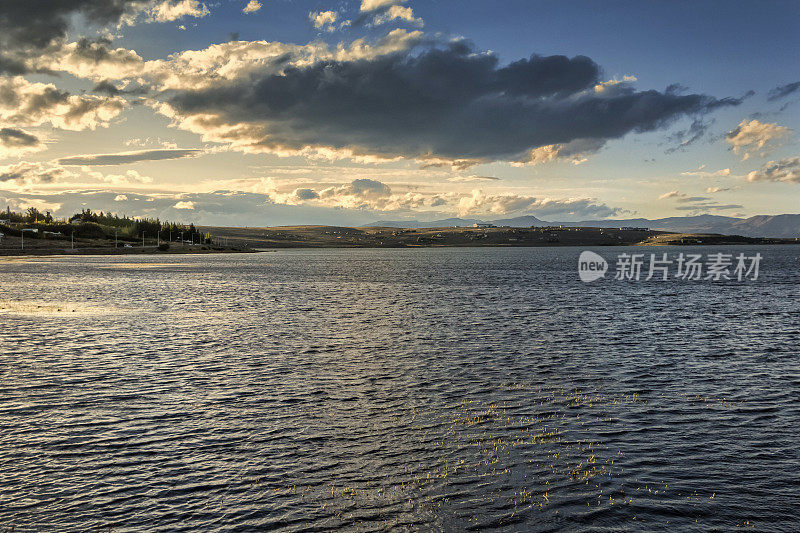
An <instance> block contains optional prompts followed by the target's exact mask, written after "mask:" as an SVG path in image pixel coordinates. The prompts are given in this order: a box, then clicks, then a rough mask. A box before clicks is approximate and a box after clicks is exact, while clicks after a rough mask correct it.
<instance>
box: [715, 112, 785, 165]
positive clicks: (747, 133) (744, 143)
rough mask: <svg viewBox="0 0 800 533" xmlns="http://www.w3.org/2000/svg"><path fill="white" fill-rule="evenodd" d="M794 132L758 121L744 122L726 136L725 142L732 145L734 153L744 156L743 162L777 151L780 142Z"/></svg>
mask: <svg viewBox="0 0 800 533" xmlns="http://www.w3.org/2000/svg"><path fill="white" fill-rule="evenodd" d="M791 131H792V130H790V129H789V128H786V127H784V126H779V125H778V124H771V123H768V122H760V121H758V120H755V119H753V120H750V121H748V120H743V121H741V122H740V123H739V125H738V126H737V127H736V128H735V129H733V130H731V131H729V132H728V133H727V135H725V140H726V141H727V142H728V143H730V144H731V146H732V147H733V151H734V153H737V154H742V161H744V160H746V159H749V158H750V156H751V155H752V154H758V155H760V156H761V157H763V156H764V155H766V154H768V153H769V152H770V151H772V150H773V149H775V148H776V147H777V145H778V141H780V140H781V139H783V138H785V137H788V136H789V134H790V133H791Z"/></svg>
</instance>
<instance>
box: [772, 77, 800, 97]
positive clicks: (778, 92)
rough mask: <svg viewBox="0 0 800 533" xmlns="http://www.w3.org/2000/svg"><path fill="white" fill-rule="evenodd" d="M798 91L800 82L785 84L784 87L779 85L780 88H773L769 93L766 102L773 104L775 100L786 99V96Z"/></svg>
mask: <svg viewBox="0 0 800 533" xmlns="http://www.w3.org/2000/svg"><path fill="white" fill-rule="evenodd" d="M798 90H800V81H796V82H794V83H787V84H786V85H781V86H780V87H775V88H774V89H772V90H771V91H770V92H769V96H768V97H767V100H769V101H770V102H773V101H775V100H780V99H781V98H786V97H787V96H789V95H791V94H794V93H795V92H797V91H798Z"/></svg>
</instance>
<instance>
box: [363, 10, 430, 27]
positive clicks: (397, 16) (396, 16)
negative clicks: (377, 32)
mask: <svg viewBox="0 0 800 533" xmlns="http://www.w3.org/2000/svg"><path fill="white" fill-rule="evenodd" d="M394 20H400V21H403V22H408V23H410V24H414V25H417V26H422V25H423V21H422V19H421V18H417V17H415V16H414V11H413V10H412V9H411V8H410V7H405V6H398V5H394V6H391V7H390V8H389V9H387V10H385V11H384V12H382V13H379V14H377V15H375V16H374V17H373V18H372V24H373V25H374V26H380V25H381V24H386V23H389V22H392V21H394Z"/></svg>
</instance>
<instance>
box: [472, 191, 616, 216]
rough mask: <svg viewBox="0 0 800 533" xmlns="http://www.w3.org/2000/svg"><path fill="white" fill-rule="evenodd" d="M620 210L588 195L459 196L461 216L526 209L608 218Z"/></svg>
mask: <svg viewBox="0 0 800 533" xmlns="http://www.w3.org/2000/svg"><path fill="white" fill-rule="evenodd" d="M619 211H620V210H619V209H617V208H611V207H608V206H607V205H605V204H598V203H596V202H595V201H594V200H591V199H587V198H570V199H553V198H536V197H533V196H524V195H518V194H486V193H484V192H483V191H482V190H479V189H477V190H474V191H472V195H470V196H465V197H462V198H460V200H459V202H458V215H459V216H467V215H506V214H510V213H518V212H525V213H530V214H534V215H536V216H543V217H561V218H564V219H573V220H576V219H580V218H607V217H610V216H613V215H615V214H617V213H618V212H619Z"/></svg>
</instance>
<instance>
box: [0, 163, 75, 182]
mask: <svg viewBox="0 0 800 533" xmlns="http://www.w3.org/2000/svg"><path fill="white" fill-rule="evenodd" d="M74 175H75V174H74V173H73V172H72V171H70V170H67V169H65V168H64V167H61V166H59V165H57V164H53V163H38V162H37V163H30V162H27V161H25V162H21V163H15V164H13V165H6V166H3V167H0V184H3V186H4V188H5V187H9V186H11V187H15V188H30V187H31V186H35V185H41V184H49V183H55V182H63V181H66V180H67V179H69V178H72V177H74Z"/></svg>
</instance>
